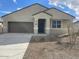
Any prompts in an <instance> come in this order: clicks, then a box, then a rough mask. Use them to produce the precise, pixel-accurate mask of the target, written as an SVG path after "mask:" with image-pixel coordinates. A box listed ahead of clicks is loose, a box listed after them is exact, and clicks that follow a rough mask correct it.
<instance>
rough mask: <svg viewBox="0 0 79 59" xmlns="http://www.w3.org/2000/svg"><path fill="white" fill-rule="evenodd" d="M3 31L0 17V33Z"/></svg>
mask: <svg viewBox="0 0 79 59" xmlns="http://www.w3.org/2000/svg"><path fill="white" fill-rule="evenodd" d="M2 32H3V20H2V19H1V18H0V33H2Z"/></svg>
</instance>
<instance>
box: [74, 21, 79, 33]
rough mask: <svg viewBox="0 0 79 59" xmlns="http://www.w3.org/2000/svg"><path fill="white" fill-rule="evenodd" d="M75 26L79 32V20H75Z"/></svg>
mask: <svg viewBox="0 0 79 59" xmlns="http://www.w3.org/2000/svg"><path fill="white" fill-rule="evenodd" d="M74 28H75V31H76V32H79V21H76V22H74Z"/></svg>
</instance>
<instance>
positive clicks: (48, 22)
mask: <svg viewBox="0 0 79 59" xmlns="http://www.w3.org/2000/svg"><path fill="white" fill-rule="evenodd" d="M74 18H75V17H74V16H72V15H70V14H67V13H64V12H63V11H60V10H58V9H56V8H50V9H48V8H46V7H44V6H42V5H40V4H37V3H36V4H33V5H31V6H29V7H26V8H23V9H21V10H19V11H15V12H13V13H10V14H8V15H4V16H2V19H3V32H5V33H6V32H9V33H35V34H40V33H42V34H44V33H45V34H49V33H54V34H55V33H56V34H57V33H66V32H67V25H68V24H70V23H72V21H73V19H74Z"/></svg>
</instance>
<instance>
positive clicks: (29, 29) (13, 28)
mask: <svg viewBox="0 0 79 59" xmlns="http://www.w3.org/2000/svg"><path fill="white" fill-rule="evenodd" d="M8 32H12V33H33V22H9V23H8Z"/></svg>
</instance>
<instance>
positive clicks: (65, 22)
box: [50, 19, 72, 34]
mask: <svg viewBox="0 0 79 59" xmlns="http://www.w3.org/2000/svg"><path fill="white" fill-rule="evenodd" d="M52 20H56V19H52ZM52 20H51V21H52ZM57 20H60V21H61V28H52V22H51V29H50V33H52V34H67V33H68V26H69V25H70V24H71V23H72V21H71V20H69V19H68V20H64V19H57Z"/></svg>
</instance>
